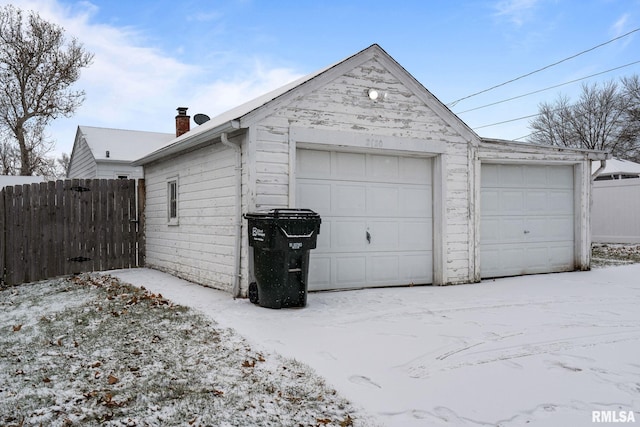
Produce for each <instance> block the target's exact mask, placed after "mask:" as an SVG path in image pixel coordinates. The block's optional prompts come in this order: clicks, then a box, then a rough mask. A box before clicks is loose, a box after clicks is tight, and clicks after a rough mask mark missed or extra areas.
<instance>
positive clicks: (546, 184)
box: [480, 164, 575, 277]
mask: <svg viewBox="0 0 640 427" xmlns="http://www.w3.org/2000/svg"><path fill="white" fill-rule="evenodd" d="M481 176H482V180H481V183H482V184H481V185H482V187H481V191H480V194H481V201H480V211H481V214H480V216H481V221H480V270H481V276H482V277H500V276H510V275H520V274H530V273H543V272H553V271H566V270H569V269H571V268H572V267H573V262H574V261H573V253H574V234H575V232H574V220H575V219H574V215H573V211H574V190H573V167H572V166H555V165H554V166H549V165H539V166H538V165H485V164H483V165H481ZM496 206H497V207H498V208H497V209H496Z"/></svg>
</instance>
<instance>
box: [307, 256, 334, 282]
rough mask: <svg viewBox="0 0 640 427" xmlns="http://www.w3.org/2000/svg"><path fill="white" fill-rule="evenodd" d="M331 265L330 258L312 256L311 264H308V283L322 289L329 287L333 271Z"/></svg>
mask: <svg viewBox="0 0 640 427" xmlns="http://www.w3.org/2000/svg"><path fill="white" fill-rule="evenodd" d="M331 264H332V259H331V257H330V256H326V255H325V256H322V255H320V256H314V257H313V262H310V263H309V277H308V280H309V282H310V283H316V284H317V285H318V286H322V287H328V286H330V285H331V282H332V280H331V277H332V271H333V269H332V265H331Z"/></svg>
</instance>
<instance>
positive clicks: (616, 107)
mask: <svg viewBox="0 0 640 427" xmlns="http://www.w3.org/2000/svg"><path fill="white" fill-rule="evenodd" d="M635 81H636V83H637V79H636V80H635ZM631 84H632V80H631V79H630V81H629V83H625V81H624V80H623V88H622V89H621V88H620V86H619V85H618V84H616V83H615V82H613V81H611V82H607V83H604V84H602V85H598V84H592V85H587V84H585V85H583V86H582V93H581V95H580V99H579V100H578V101H577V102H576V103H575V104H571V103H570V100H569V98H567V97H565V96H559V97H558V99H557V100H556V101H555V102H554V103H551V104H550V103H542V104H541V105H540V107H539V112H540V114H539V115H538V117H536V118H535V119H534V120H532V121H531V122H530V124H529V126H530V128H531V130H532V134H531V137H530V138H529V141H531V142H535V143H541V144H549V145H557V146H563V147H572V148H587V149H591V150H602V151H608V152H610V153H612V154H613V155H614V156H617V157H621V158H631V159H633V158H634V157H635V155H634V150H635V151H637V150H638V135H639V133H638V131H639V130H640V126H638V124H637V121H636V122H635V123H634V122H633V121H632V120H630V114H631V112H632V111H633V105H634V99H633V98H632V97H631V96H629V94H628V92H629V89H628V87H631ZM636 94H637V92H636ZM635 105H636V111H637V106H638V103H637V99H636V100H635Z"/></svg>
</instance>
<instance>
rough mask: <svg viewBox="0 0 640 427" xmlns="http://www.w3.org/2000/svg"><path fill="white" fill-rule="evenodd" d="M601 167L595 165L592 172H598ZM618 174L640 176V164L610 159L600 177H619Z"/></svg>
mask: <svg viewBox="0 0 640 427" xmlns="http://www.w3.org/2000/svg"><path fill="white" fill-rule="evenodd" d="M599 167H600V165H598V164H597V163H596V164H593V165H592V166H591V169H592V172H595V171H596V170H598V168H599ZM617 174H629V175H634V174H639V175H640V163H634V162H630V161H629V160H622V159H610V160H607V165H606V166H605V168H604V170H603V171H602V172H600V174H599V176H602V175H617Z"/></svg>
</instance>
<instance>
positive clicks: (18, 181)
mask: <svg viewBox="0 0 640 427" xmlns="http://www.w3.org/2000/svg"><path fill="white" fill-rule="evenodd" d="M36 182H45V179H44V176H20V175H0V188H4V187H8V186H12V185H22V184H33V183H36Z"/></svg>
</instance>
